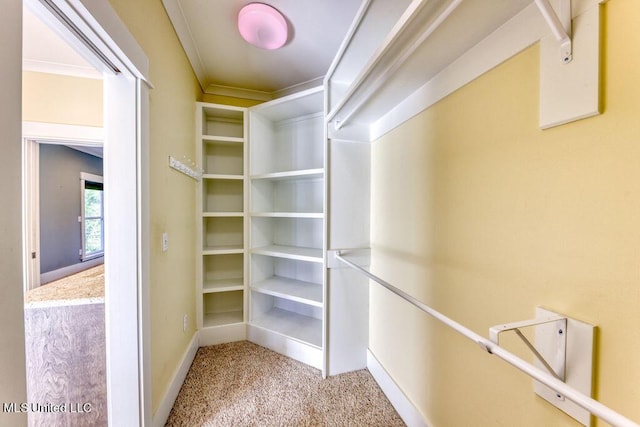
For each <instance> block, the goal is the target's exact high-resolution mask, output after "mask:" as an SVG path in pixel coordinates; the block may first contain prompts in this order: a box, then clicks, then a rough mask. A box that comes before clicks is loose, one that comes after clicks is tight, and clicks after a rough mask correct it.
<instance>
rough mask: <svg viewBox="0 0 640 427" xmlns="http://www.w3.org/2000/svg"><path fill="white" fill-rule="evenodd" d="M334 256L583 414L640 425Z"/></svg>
mask: <svg viewBox="0 0 640 427" xmlns="http://www.w3.org/2000/svg"><path fill="white" fill-rule="evenodd" d="M335 257H336V259H338V260H340V261H341V262H343V263H344V264H346V265H348V266H349V267H351V268H354V269H356V270H358V271H359V272H361V273H362V274H364V275H365V276H367V277H368V278H370V279H371V280H373V281H374V282H376V283H378V284H380V285H382V286H383V287H385V288H386V289H388V290H390V291H391V292H393V293H394V294H396V295H398V296H399V297H400V298H402V299H404V300H405V301H407V302H409V303H411V304H413V305H414V306H416V307H417V308H419V309H420V310H422V311H424V312H425V313H427V314H428V315H430V316H432V317H433V318H435V319H437V320H439V321H440V322H442V323H444V324H445V325H447V326H449V327H450V328H452V329H453V330H454V331H456V332H458V333H459V334H461V335H463V336H465V337H466V338H469V339H470V340H471V341H474V342H475V343H477V344H478V345H479V346H480V347H481V348H482V349H483V350H485V351H487V352H488V353H489V354H493V355H495V356H498V357H499V358H500V359H502V360H504V361H505V362H507V363H509V364H510V365H511V366H513V367H515V368H517V369H519V370H521V371H522V372H524V373H525V374H527V375H529V376H530V377H531V378H533V379H534V380H536V381H539V382H540V383H542V384H544V385H546V386H547V387H549V388H551V389H553V390H555V391H556V392H558V393H560V394H561V395H563V396H564V397H565V398H566V399H569V400H571V401H572V402H574V403H575V404H577V405H578V406H580V407H582V408H584V409H586V410H587V411H589V412H591V414H593V415H595V416H596V417H598V418H600V419H602V420H604V421H606V422H608V423H609V424H611V425H612V426H615V427H640V424H637V423H636V422H634V421H632V420H630V419H629V418H627V417H625V416H624V415H622V414H620V413H618V412H616V411H614V410H613V409H611V408H609V407H608V406H605V405H603V404H602V403H600V402H598V401H597V400H595V399H593V398H591V397H589V396H587V395H585V394H583V393H581V392H579V391H578V390H576V389H574V388H573V387H570V386H568V385H567V384H565V383H564V382H562V381H560V380H559V379H557V378H555V377H553V376H551V375H550V374H548V373H546V372H544V371H542V370H540V369H538V368H537V367H535V366H534V365H532V364H530V363H528V362H526V361H524V360H522V359H520V358H519V357H518V356H516V355H514V354H513V353H511V352H509V351H507V350H505V349H504V348H502V347H500V346H499V345H497V344H495V343H493V342H492V341H490V340H488V339H486V338H484V337H483V336H481V335H478V334H476V333H475V332H473V331H472V330H470V329H469V328H467V327H465V326H463V325H461V324H460V323H458V322H456V321H455V320H453V319H451V318H449V317H447V316H445V315H444V314H442V313H440V312H439V311H437V310H435V309H433V308H431V307H429V306H428V305H426V304H424V303H422V302H420V301H418V300H417V299H416V298H414V297H412V296H411V295H409V294H408V293H406V292H404V291H402V290H401V289H398V288H396V287H395V286H393V285H392V284H390V283H388V282H386V281H385V280H383V279H381V278H379V277H378V276H376V275H374V274H372V273H370V272H369V271H368V270H367V269H365V268H364V267H361V266H359V265H358V264H355V263H354V262H352V261H350V260H348V259H346V258H344V257H343V251H337V252H336V255H335Z"/></svg>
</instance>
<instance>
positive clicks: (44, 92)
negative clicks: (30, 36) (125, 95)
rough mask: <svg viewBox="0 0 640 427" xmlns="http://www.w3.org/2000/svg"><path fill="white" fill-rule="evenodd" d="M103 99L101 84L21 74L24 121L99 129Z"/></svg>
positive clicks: (89, 80) (85, 79) (75, 78)
mask: <svg viewBox="0 0 640 427" xmlns="http://www.w3.org/2000/svg"><path fill="white" fill-rule="evenodd" d="M102 99H103V98H102V80H97V79H88V78H81V77H71V76H62V75H58V74H47V73H38V72H33V71H25V72H23V73H22V119H23V120H24V121H28V122H44V123H57V124H65V125H81V126H95V127H101V126H102V117H103V111H102V109H103V106H102V104H103V101H102Z"/></svg>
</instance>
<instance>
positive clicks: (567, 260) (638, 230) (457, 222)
mask: <svg viewBox="0 0 640 427" xmlns="http://www.w3.org/2000/svg"><path fill="white" fill-rule="evenodd" d="M639 20H640V2H638V1H636V0H613V1H609V2H608V3H606V4H605V5H604V42H603V53H604V60H603V69H602V71H603V82H602V83H603V96H604V114H602V115H601V116H598V117H594V118H590V119H585V120H582V121H579V122H575V123H571V124H568V125H565V126H561V127H558V128H554V129H550V130H546V131H542V130H540V129H539V128H538V125H537V119H538V118H537V116H538V113H537V111H538V85H539V82H538V78H539V74H538V59H539V50H538V47H537V46H534V47H532V48H530V49H528V50H526V51H524V52H523V53H521V54H519V55H517V56H516V57H514V58H512V59H510V60H509V61H507V62H506V63H504V64H502V65H501V66H499V67H498V68H496V69H495V70H493V71H491V72H489V73H487V74H485V75H484V76H482V77H481V78H479V79H477V80H476V81H474V82H472V83H471V84H469V85H467V86H466V87H464V88H462V89H461V90H459V91H457V92H456V93H454V94H452V95H451V96H449V97H447V98H446V99H444V100H443V101H441V102H439V103H438V104H436V105H435V106H433V107H432V108H430V109H428V110H427V111H425V112H423V113H422V114H420V115H419V116H417V117H415V118H413V119H412V120H410V121H409V122H407V123H406V124H404V125H402V126H401V127H400V128H398V129H396V130H394V131H393V132H392V133H390V134H388V135H386V136H384V137H383V138H381V139H380V140H379V141H376V142H375V143H374V144H373V154H372V248H373V259H372V268H373V270H374V272H375V273H377V274H379V275H381V276H382V277H383V278H385V279H386V280H388V281H390V282H391V283H396V284H398V285H399V286H400V287H401V288H403V289H404V290H406V291H408V292H410V293H411V294H412V295H414V296H416V297H417V298H419V299H420V300H422V301H425V302H426V303H428V304H430V305H433V306H434V307H435V308H437V309H439V310H440V311H442V312H444V313H445V314H447V315H449V316H450V317H452V318H454V319H456V320H459V321H460V322H461V323H462V324H463V325H465V326H467V327H469V328H471V329H473V330H474V331H475V332H477V333H479V334H481V335H483V336H487V335H488V328H489V327H490V326H492V325H495V324H498V323H502V322H512V321H517V320H524V319H528V318H532V317H533V315H534V310H535V307H536V306H546V307H548V308H550V309H553V310H556V311H558V312H561V313H564V314H567V315H569V316H571V317H574V318H577V319H581V320H584V321H586V322H589V323H593V324H595V325H597V326H598V330H597V372H596V394H595V397H596V398H597V399H599V400H600V401H602V402H603V403H605V404H606V405H609V406H611V407H612V408H614V409H616V410H618V411H620V412H622V413H623V414H625V415H627V416H628V417H630V418H632V419H635V420H637V421H640V406H639V405H638V402H640V386H639V384H640V356H639V355H640V328H638V325H640V79H639V78H638V76H640V31H638V29H637V22H638V21H639ZM370 321H371V323H370V333H371V335H370V348H371V350H372V351H373V353H374V354H375V355H376V357H377V358H379V360H380V361H381V363H382V364H383V365H384V367H385V368H386V369H387V370H388V371H389V373H390V374H391V375H392V376H393V378H394V379H395V380H396V382H397V383H398V384H399V385H400V387H401V388H402V389H403V390H404V392H405V393H406V394H407V395H408V397H409V398H410V399H411V400H412V401H413V402H414V404H415V405H416V406H417V407H418V408H419V410H420V411H421V412H422V413H423V415H424V416H425V418H426V419H428V420H429V421H430V422H431V425H433V426H435V427H440V426H495V425H510V426H515V425H517V426H551V425H553V426H561V425H567V426H570V425H575V423H574V422H573V421H572V420H571V419H570V418H568V417H567V416H565V415H563V414H562V413H560V412H559V411H558V410H556V409H555V408H553V407H551V406H550V405H549V404H547V403H546V402H544V401H542V400H541V399H539V398H537V397H536V396H535V395H534V394H533V392H532V390H531V389H532V386H531V380H530V379H529V378H528V377H527V376H525V375H524V374H522V373H520V372H519V371H517V370H515V369H514V368H511V367H510V366H508V365H507V364H505V363H503V362H501V361H500V360H498V359H497V358H495V357H492V356H490V355H488V354H487V353H485V352H483V351H481V350H480V349H479V347H478V346H477V345H475V344H474V343H472V342H470V341H468V340H466V339H465V338H463V337H461V336H459V335H457V334H455V333H454V332H451V330H449V329H447V328H446V327H444V326H441V325H439V324H437V323H436V322H435V321H433V320H431V319H429V318H428V317H427V316H426V315H424V314H422V313H420V312H418V311H417V310H414V309H410V308H407V304H406V303H402V302H399V301H398V298H397V297H395V296H392V295H390V294H389V293H388V292H386V291H384V290H381V288H380V287H377V286H374V287H373V288H372V292H371V312H370ZM506 345H507V346H508V347H509V348H510V349H513V350H515V349H516V347H517V346H518V343H517V342H515V340H514V341H511V340H508V341H506ZM399 349H402V351H399ZM518 352H519V353H520V350H518ZM522 354H524V353H522ZM599 425H604V423H600V424H599Z"/></svg>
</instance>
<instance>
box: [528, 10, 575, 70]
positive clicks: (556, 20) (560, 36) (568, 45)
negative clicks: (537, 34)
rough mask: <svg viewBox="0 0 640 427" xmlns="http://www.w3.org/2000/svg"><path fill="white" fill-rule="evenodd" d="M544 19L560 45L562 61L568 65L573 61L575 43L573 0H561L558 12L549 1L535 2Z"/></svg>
mask: <svg viewBox="0 0 640 427" xmlns="http://www.w3.org/2000/svg"><path fill="white" fill-rule="evenodd" d="M535 2H536V5H537V6H538V9H539V10H540V13H541V14H542V17H543V18H544V20H545V21H546V22H547V25H549V27H550V28H551V32H552V33H553V35H554V37H555V38H556V40H557V41H558V44H559V45H560V59H561V61H562V62H563V63H565V64H567V63H569V62H571V60H572V59H573V43H572V41H571V0H559V1H558V10H557V12H556V10H554V8H553V7H552V6H551V4H550V3H549V0H535Z"/></svg>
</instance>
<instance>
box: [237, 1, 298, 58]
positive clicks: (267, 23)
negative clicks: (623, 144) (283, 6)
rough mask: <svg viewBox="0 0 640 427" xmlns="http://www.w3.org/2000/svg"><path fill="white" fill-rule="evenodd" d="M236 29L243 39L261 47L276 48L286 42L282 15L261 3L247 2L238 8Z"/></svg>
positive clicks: (285, 27)
mask: <svg viewBox="0 0 640 427" xmlns="http://www.w3.org/2000/svg"><path fill="white" fill-rule="evenodd" d="M238 30H240V34H241V35H242V38H243V39H245V40H246V41H247V42H248V43H251V44H252V45H254V46H256V47H259V48H261V49H268V50H273V49H278V48H280V47H282V46H284V44H285V43H286V42H287V21H286V20H285V19H284V16H282V14H281V13H280V12H278V10H276V9H275V8H273V7H271V6H269V5H266V4H263V3H249V4H248V5H246V6H245V7H243V8H242V9H241V10H240V13H239V14H238Z"/></svg>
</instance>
